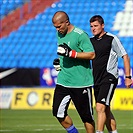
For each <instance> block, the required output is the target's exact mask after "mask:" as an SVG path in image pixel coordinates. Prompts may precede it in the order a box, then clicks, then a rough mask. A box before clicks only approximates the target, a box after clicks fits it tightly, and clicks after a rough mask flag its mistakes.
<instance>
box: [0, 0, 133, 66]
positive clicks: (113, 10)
mask: <svg viewBox="0 0 133 133" xmlns="http://www.w3.org/2000/svg"><path fill="white" fill-rule="evenodd" d="M125 2H126V0H121V1H119V2H116V1H115V0H108V1H106V2H105V0H101V1H100V2H99V0H95V1H94V0H88V1H86V0H82V1H81V0H78V1H77V0H69V1H68V0H61V1H60V2H56V3H54V4H52V5H51V7H49V8H47V9H46V10H44V12H42V13H39V14H38V15H36V16H35V18H33V19H30V20H29V21H28V22H27V23H26V24H24V25H22V26H20V27H19V29H18V30H17V31H14V32H12V33H11V34H10V35H9V36H7V37H4V38H1V39H0V43H1V44H2V45H1V46H0V48H2V52H0V56H1V57H2V58H1V61H0V67H2V68H7V67H18V68H42V67H52V62H53V60H54V58H57V54H56V50H57V39H56V29H55V28H54V27H53V24H52V16H53V14H54V13H55V12H56V11H58V10H64V11H66V12H67V13H68V14H69V16H70V20H71V22H72V23H73V24H74V25H76V26H78V27H81V28H82V29H84V30H85V31H86V32H87V33H88V35H89V36H92V33H91V31H90V24H89V19H90V17H92V16H93V15H95V14H100V15H102V16H103V18H104V19H105V24H106V26H105V29H106V30H107V31H108V32H111V33H115V34H116V35H118V32H119V31H118V30H117V31H113V30H112V27H113V23H114V21H115V16H116V14H117V12H119V11H122V10H124V4H125ZM22 4H24V2H23V1H22V0H17V2H16V3H15V2H11V3H10V4H9V3H8V2H7V1H6V2H5V3H3V2H0V5H1V9H2V10H1V15H2V14H3V15H4V14H6V13H8V12H9V11H10V10H14V9H15V8H17V7H18V6H21V5H22ZM7 8H8V10H5V9H7ZM120 40H121V42H122V43H123V45H124V47H125V48H126V50H127V52H128V53H129V54H130V55H129V56H130V58H133V53H132V43H131V37H120ZM3 53H4V56H3ZM9 55H11V56H9ZM5 61H6V63H5ZM119 63H120V64H119V66H123V63H122V62H121V61H119ZM131 64H133V63H132V60H131ZM132 67H133V66H132Z"/></svg>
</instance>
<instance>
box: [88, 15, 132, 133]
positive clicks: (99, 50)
mask: <svg viewBox="0 0 133 133" xmlns="http://www.w3.org/2000/svg"><path fill="white" fill-rule="evenodd" d="M90 26H91V31H92V33H93V35H94V37H92V38H91V42H92V44H93V47H94V50H95V54H96V57H95V58H94V59H93V60H92V66H93V76H94V95H95V100H96V112H97V126H96V127H97V129H96V130H97V131H96V133H103V131H104V125H105V124H106V127H107V129H108V131H109V133H117V129H116V121H115V118H114V116H113V114H112V112H111V110H110V102H111V99H112V97H113V94H114V91H115V88H116V86H117V83H118V57H122V58H123V61H124V69H125V85H126V87H127V88H129V87H130V86H131V85H132V79H131V75H130V61H129V57H128V55H127V53H126V51H125V49H124V47H123V46H122V44H121V42H120V41H119V39H118V38H117V37H116V36H115V35H112V34H110V33H108V32H105V31H104V20H103V18H102V17H101V16H100V15H95V16H93V17H92V18H91V19H90Z"/></svg>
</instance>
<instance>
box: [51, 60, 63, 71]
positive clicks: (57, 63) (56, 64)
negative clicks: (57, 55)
mask: <svg viewBox="0 0 133 133" xmlns="http://www.w3.org/2000/svg"><path fill="white" fill-rule="evenodd" d="M53 66H54V68H55V70H56V71H60V70H61V68H60V60H59V59H54V61H53Z"/></svg>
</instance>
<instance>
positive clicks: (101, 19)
mask: <svg viewBox="0 0 133 133" xmlns="http://www.w3.org/2000/svg"><path fill="white" fill-rule="evenodd" d="M94 21H98V22H99V23H100V24H104V20H103V18H102V17H101V16H100V15H95V16H93V17H91V19H90V23H92V22H94Z"/></svg>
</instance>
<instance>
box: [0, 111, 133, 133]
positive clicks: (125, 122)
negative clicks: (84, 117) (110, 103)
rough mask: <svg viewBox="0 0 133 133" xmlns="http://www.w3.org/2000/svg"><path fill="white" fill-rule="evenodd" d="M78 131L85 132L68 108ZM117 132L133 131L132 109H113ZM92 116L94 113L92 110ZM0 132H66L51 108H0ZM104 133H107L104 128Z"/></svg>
mask: <svg viewBox="0 0 133 133" xmlns="http://www.w3.org/2000/svg"><path fill="white" fill-rule="evenodd" d="M68 113H69V115H70V116H71V117H72V119H73V122H74V125H75V126H76V127H77V128H78V130H79V133H85V129H84V126H83V123H82V122H81V120H80V118H79V116H78V114H77V112H76V110H69V112H68ZM113 114H114V115H115V117H116V121H117V128H118V132H119V133H133V111H121V110H113ZM94 118H95V119H96V113H95V111H94ZM0 133H66V131H65V130H64V129H63V128H62V126H61V125H60V124H59V123H58V121H57V120H56V118H55V117H53V116H52V112H51V110H6V109H4V110H3V109H2V110H0ZM105 133H108V132H107V130H106V128H105Z"/></svg>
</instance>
